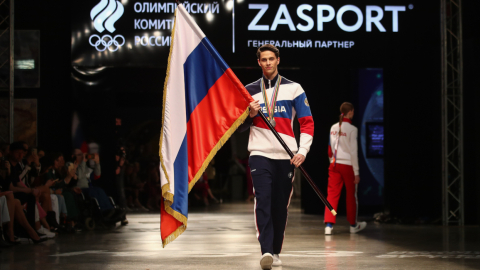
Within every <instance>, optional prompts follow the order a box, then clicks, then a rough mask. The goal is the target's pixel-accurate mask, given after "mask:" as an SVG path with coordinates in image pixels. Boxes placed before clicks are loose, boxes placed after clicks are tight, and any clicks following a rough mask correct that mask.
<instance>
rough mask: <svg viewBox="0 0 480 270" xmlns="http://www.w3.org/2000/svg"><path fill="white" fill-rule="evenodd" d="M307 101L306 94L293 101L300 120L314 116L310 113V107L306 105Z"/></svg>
mask: <svg viewBox="0 0 480 270" xmlns="http://www.w3.org/2000/svg"><path fill="white" fill-rule="evenodd" d="M306 99H307V95H305V92H304V93H302V94H301V95H299V96H298V97H296V98H295V99H294V100H293V106H294V107H295V111H296V112H297V117H298V118H302V117H305V116H312V113H311V112H310V107H309V106H307V105H306V104H305V100H306Z"/></svg>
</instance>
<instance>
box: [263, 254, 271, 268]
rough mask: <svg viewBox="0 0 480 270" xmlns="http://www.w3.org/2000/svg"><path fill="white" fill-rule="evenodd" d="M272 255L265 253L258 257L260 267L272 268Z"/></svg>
mask: <svg viewBox="0 0 480 270" xmlns="http://www.w3.org/2000/svg"><path fill="white" fill-rule="evenodd" d="M272 263H273V256H272V254H270V253H265V254H263V255H262V258H261V259H260V266H261V267H262V269H272Z"/></svg>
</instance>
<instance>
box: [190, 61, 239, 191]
mask: <svg viewBox="0 0 480 270" xmlns="http://www.w3.org/2000/svg"><path fill="white" fill-rule="evenodd" d="M229 70H230V69H228V70H227V71H229ZM233 87H235V85H234V83H233V82H232V81H231V80H230V77H229V76H228V74H227V72H226V73H224V74H223V75H222V76H221V77H220V78H219V79H218V80H217V82H216V83H215V84H214V85H213V86H212V87H211V88H210V89H209V90H208V94H207V95H206V96H205V98H203V100H202V101H201V102H200V103H199V104H198V106H197V107H196V108H195V110H194V111H193V112H192V114H191V116H190V121H188V123H187V147H188V164H189V166H188V181H189V182H190V181H192V179H193V178H194V177H195V173H196V172H197V171H198V170H199V169H200V168H201V167H202V165H203V162H204V161H205V159H206V157H207V156H208V155H209V153H210V152H211V150H212V149H213V148H214V147H215V146H216V145H217V143H218V142H219V141H220V139H221V138H222V136H223V135H224V134H225V132H226V131H228V130H229V129H230V127H231V126H232V124H233V123H234V122H235V121H236V120H237V119H238V118H239V117H240V116H241V115H242V114H243V112H244V111H245V108H247V107H248V102H247V101H246V100H245V98H244V97H243V95H242V94H241V93H240V92H239V91H231V90H230V91H225V90H226V89H232V88H233ZM193 146H195V149H193Z"/></svg>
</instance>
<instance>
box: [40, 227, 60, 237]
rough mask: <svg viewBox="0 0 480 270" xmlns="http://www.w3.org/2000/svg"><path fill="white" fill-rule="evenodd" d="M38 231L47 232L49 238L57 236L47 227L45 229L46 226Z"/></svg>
mask: <svg viewBox="0 0 480 270" xmlns="http://www.w3.org/2000/svg"><path fill="white" fill-rule="evenodd" d="M37 232H39V233H42V234H45V235H46V236H47V238H55V236H56V235H55V234H54V233H52V232H49V231H48V230H47V229H45V228H44V227H41V228H40V229H39V230H38V231H37Z"/></svg>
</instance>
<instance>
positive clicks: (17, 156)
mask: <svg viewBox="0 0 480 270" xmlns="http://www.w3.org/2000/svg"><path fill="white" fill-rule="evenodd" d="M11 155H12V158H13V160H14V161H16V162H20V161H22V159H23V157H24V156H25V151H23V150H22V149H18V150H14V151H12V152H11Z"/></svg>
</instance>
